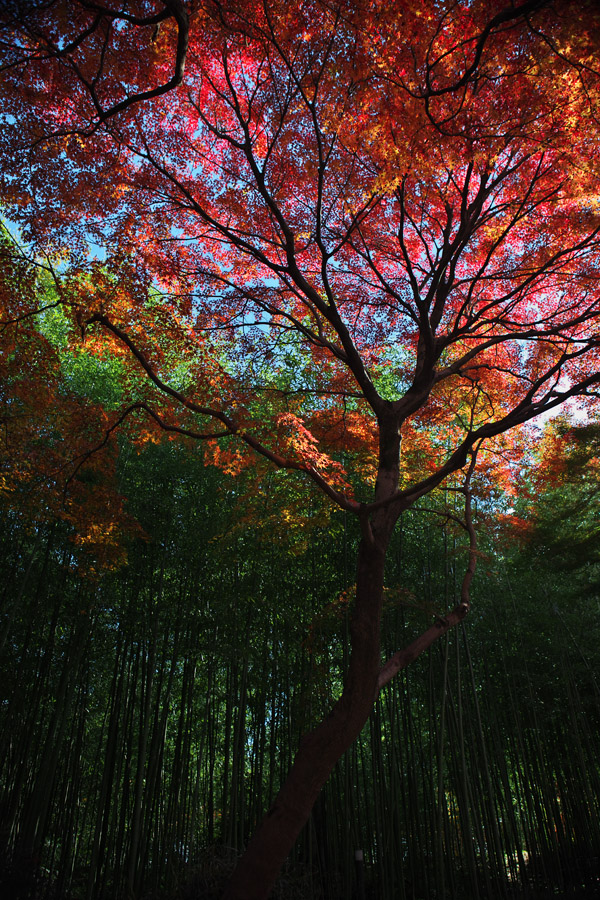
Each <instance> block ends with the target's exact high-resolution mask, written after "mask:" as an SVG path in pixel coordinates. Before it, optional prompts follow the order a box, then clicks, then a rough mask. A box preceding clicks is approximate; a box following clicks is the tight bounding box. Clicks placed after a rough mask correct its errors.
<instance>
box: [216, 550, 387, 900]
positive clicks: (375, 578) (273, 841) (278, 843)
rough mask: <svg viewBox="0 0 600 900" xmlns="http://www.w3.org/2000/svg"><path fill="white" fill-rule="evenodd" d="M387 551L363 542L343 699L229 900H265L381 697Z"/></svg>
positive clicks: (311, 737) (298, 761) (303, 752)
mask: <svg viewBox="0 0 600 900" xmlns="http://www.w3.org/2000/svg"><path fill="white" fill-rule="evenodd" d="M384 562H385V549H384V548H382V547H381V546H376V545H375V543H374V542H373V541H367V539H365V538H363V540H362V541H361V544H360V547H359V553H358V571H357V585H356V602H355V607H354V612H353V615H352V621H351V626H350V628H351V646H352V650H351V654H350V660H349V667H348V674H347V678H346V683H345V685H344V690H343V692H342V696H341V697H340V699H339V700H338V701H337V703H336V704H335V705H334V706H333V708H332V710H331V712H330V713H329V715H328V716H327V718H326V719H324V720H323V721H322V722H321V723H320V724H319V725H318V726H317V727H316V728H315V729H314V730H313V731H311V732H309V733H308V734H306V735H305V736H304V737H303V738H302V740H301V742H300V747H299V749H298V752H297V754H296V757H295V759H294V763H293V765H292V768H291V770H290V773H289V775H288V777H287V779H286V780H285V783H284V784H283V787H282V788H281V790H280V791H279V794H278V795H277V797H276V799H275V802H274V803H273V805H272V806H271V808H270V809H269V811H268V812H267V814H266V816H265V818H264V819H263V821H262V823H261V824H260V826H259V827H258V830H257V831H256V833H255V835H254V836H253V838H252V840H251V841H250V843H249V845H248V848H247V850H246V852H245V853H244V855H243V857H242V858H241V860H240V862H239V864H238V866H237V868H236V870H235V872H234V874H233V877H232V879H231V881H230V883H229V885H228V887H227V889H226V891H225V895H224V900H265V898H267V897H268V896H269V893H270V892H271V889H272V887H273V885H274V883H275V880H276V878H277V875H278V874H279V871H280V869H281V867H282V865H283V863H284V862H285V859H286V858H287V856H288V854H289V852H290V850H291V849H292V847H293V846H294V843H295V842H296V839H297V837H298V835H299V833H300V831H301V829H302V827H303V826H304V825H305V823H306V822H307V820H308V817H309V815H310V812H311V810H312V807H313V804H314V803H315V801H316V799H317V797H318V795H319V793H320V791H321V788H322V787H323V785H324V784H325V782H326V781H327V779H328V778H329V775H330V773H331V771H332V769H333V767H334V766H335V764H336V762H337V761H338V759H339V758H340V757H341V756H342V754H343V753H344V752H345V750H347V749H348V747H349V746H350V745H351V744H352V743H353V741H354V740H355V739H356V737H357V736H358V734H359V733H360V731H361V730H362V728H363V725H364V724H365V722H366V721H367V719H368V717H369V714H370V712H371V709H372V707H373V703H374V700H375V697H376V693H377V678H378V673H379V669H380V649H379V632H380V618H381V601H382V594H383V570H384Z"/></svg>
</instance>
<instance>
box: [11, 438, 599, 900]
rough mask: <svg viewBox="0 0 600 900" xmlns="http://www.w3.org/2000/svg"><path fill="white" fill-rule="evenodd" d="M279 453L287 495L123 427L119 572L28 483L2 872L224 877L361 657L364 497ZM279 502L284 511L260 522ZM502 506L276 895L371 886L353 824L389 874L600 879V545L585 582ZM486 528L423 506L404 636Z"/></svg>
mask: <svg viewBox="0 0 600 900" xmlns="http://www.w3.org/2000/svg"><path fill="white" fill-rule="evenodd" d="M149 474H151V476H152V477H151V478H149V477H148V476H149ZM269 477H270V478H271V479H275V480H277V479H278V480H279V482H280V483H279V484H278V485H277V498H278V499H277V502H276V504H275V506H276V507H277V508H275V507H274V506H273V503H272V501H270V500H268V499H267V496H273V494H272V492H271V493H270V495H266V494H263V495H262V499H260V496H259V500H258V501H257V499H256V497H253V496H252V494H251V495H250V496H244V485H243V484H241V483H240V479H239V478H237V479H233V478H231V477H228V476H226V475H224V474H223V473H221V472H219V471H217V470H216V469H215V468H214V467H207V466H206V465H205V464H204V461H203V459H202V457H201V454H199V453H198V451H197V449H196V448H194V447H182V446H178V445H176V444H173V443H170V442H168V441H162V442H161V443H158V444H156V445H154V446H151V447H150V448H147V449H145V450H144V451H143V452H140V451H139V449H136V448H135V447H132V446H128V445H127V443H126V442H125V441H123V443H122V447H121V451H120V460H119V479H120V488H121V490H122V491H123V493H124V494H125V496H126V497H127V499H128V507H129V509H130V511H131V513H132V515H135V517H136V518H137V520H138V522H139V524H140V525H141V527H142V528H143V535H139V534H134V535H133V536H132V537H131V538H130V539H129V542H128V547H127V553H128V561H127V563H126V565H125V567H119V568H118V569H117V570H116V571H112V572H111V571H108V572H106V573H104V574H103V575H102V576H101V577H100V578H98V577H97V576H93V575H92V576H90V574H89V572H86V569H85V563H82V561H81V560H79V561H77V559H76V555H77V554H76V551H75V547H74V544H73V529H72V527H69V526H68V524H65V522H64V521H63V522H61V521H56V520H55V521H45V522H43V521H38V522H36V521H35V520H32V521H24V520H23V517H22V516H20V515H17V514H15V512H14V511H11V510H10V507H8V508H7V507H6V506H5V508H4V515H3V517H2V533H1V540H2V553H3V556H4V559H5V567H4V579H3V585H2V609H3V641H2V655H1V657H0V671H1V682H2V685H3V700H2V707H1V709H2V713H1V720H0V735H1V743H2V746H1V750H0V759H1V760H2V763H1V768H0V779H1V780H0V788H1V791H2V794H1V797H2V800H1V806H0V809H1V812H2V823H1V829H2V830H1V834H2V844H3V847H2V853H3V870H2V883H3V891H4V896H11V897H13V896H14V897H15V898H16V897H33V896H35V897H72V898H74V900H108V898H115V897H126V896H127V897H155V898H167V897H180V898H188V897H189V898H192V897H206V898H210V897H215V898H216V897H218V896H219V891H220V890H222V888H223V884H224V882H225V880H226V877H227V876H228V875H229V873H230V872H231V869H232V867H233V864H234V861H235V860H236V858H237V856H238V855H239V853H240V851H241V850H242V848H243V847H244V846H245V843H246V841H247V839H248V834H249V833H251V831H252V828H253V827H254V825H255V823H256V821H257V819H259V817H260V816H261V813H262V809H263V808H264V805H265V803H268V802H269V800H270V798H271V797H272V796H273V795H274V793H275V792H276V791H277V789H278V787H279V783H280V780H281V779H282V777H283V776H284V775H285V772H286V771H287V767H288V766H289V761H290V756H291V754H292V753H293V749H294V746H295V744H296V742H297V740H298V732H299V731H301V730H302V729H303V728H305V727H306V726H307V725H308V724H310V723H311V721H312V720H313V719H314V718H315V717H318V716H319V715H320V714H321V713H322V711H323V709H325V708H326V706H327V704H328V702H330V700H331V698H332V697H334V696H335V695H336V692H338V691H339V689H340V685H339V684H337V683H336V682H335V679H334V676H333V675H332V672H335V671H336V670H337V668H338V667H339V669H340V670H342V671H343V667H344V659H343V656H344V653H345V650H344V646H345V641H344V630H345V629H347V627H348V621H347V620H348V609H347V604H346V602H345V599H347V598H348V597H349V596H350V594H351V590H352V580H353V573H352V571H351V569H350V568H349V564H348V559H349V557H351V546H352V544H353V543H354V542H355V540H356V538H357V535H356V533H355V530H354V528H353V523H352V522H351V520H349V519H348V517H347V516H345V515H344V514H335V515H331V514H326V513H324V510H323V508H322V507H321V508H319V507H318V506H317V505H316V504H314V503H313V504H312V505H311V504H307V505H305V506H301V508H298V495H297V492H296V490H295V489H294V485H293V484H288V483H286V479H285V478H284V477H283V476H277V475H274V474H273V473H271V474H270V476H269ZM288 481H289V479H288ZM271 487H273V485H271ZM563 499H564V498H563ZM256 502H261V503H263V504H264V507H265V508H264V509H263V522H264V525H263V526H262V528H261V527H256V528H250V527H240V525H239V522H240V518H242V519H243V515H241V514H242V513H243V512H244V506H246V512H248V513H250V514H251V515H252V516H253V515H254V510H251V509H250V507H251V506H252V505H254V504H256ZM552 502H553V504H555V503H556V497H554V499H553V501H552ZM564 502H565V503H567V500H564ZM292 506H293V507H295V515H296V517H297V521H296V526H295V527H292V528H290V529H289V531H288V532H287V533H283V534H282V536H281V541H280V542H278V544H277V545H274V544H273V543H272V542H271V541H270V529H271V528H272V527H273V522H275V521H277V520H280V519H281V517H282V516H283V515H284V514H285V511H286V509H287V510H288V511H289V509H290V508H291V507H292ZM567 506H568V503H567ZM440 508H442V507H440ZM590 515H593V510H590ZM299 523H300V524H301V527H299ZM498 529H499V526H498V523H497V522H494V520H493V518H492V519H489V520H488V546H487V547H486V548H485V551H483V553H484V556H485V563H484V566H485V568H486V572H485V576H482V577H481V578H480V580H479V583H478V589H477V610H478V611H477V614H476V615H475V616H473V617H472V619H471V621H470V623H469V628H468V629H467V628H463V630H462V631H456V632H453V633H449V635H448V637H447V638H446V639H445V641H444V642H443V643H442V644H441V645H439V646H436V647H435V648H432V649H431V650H430V651H429V653H428V655H427V656H426V657H424V658H422V659H421V660H420V661H419V663H418V664H416V666H415V667H413V668H410V669H407V670H405V672H404V673H403V674H402V677H401V679H399V680H396V681H393V682H391V683H390V684H389V685H388V686H387V687H386V688H385V689H384V691H383V692H382V693H381V695H380V698H379V700H378V701H377V703H376V705H375V708H374V710H373V714H372V716H371V717H370V720H369V722H368V725H367V727H366V729H365V730H364V732H363V734H362V735H361V738H360V739H359V741H358V742H357V743H356V744H355V745H354V746H353V747H352V748H351V749H350V750H349V751H348V752H347V753H346V755H345V756H344V757H343V759H342V760H341V761H340V763H339V764H338V766H337V767H336V769H335V770H334V773H333V775H332V778H331V780H330V781H329V783H328V785H327V787H326V789H325V791H324V793H323V795H322V797H321V798H320V800H319V802H318V804H317V806H316V807H315V810H314V812H313V815H312V817H311V819H310V822H309V823H308V825H307V827H306V828H305V830H304V832H303V834H302V837H301V840H300V841H299V843H298V845H297V847H296V848H295V851H294V854H293V856H292V857H291V858H290V860H289V861H288V863H287V865H286V868H285V870H284V872H283V873H282V875H281V876H280V879H279V881H278V884H277V887H276V892H275V894H274V896H275V897H279V898H282V900H283V898H298V900H305V898H306V900H309V898H319V897H322V898H330V900H338V898H340V900H341V898H345V897H350V896H351V895H352V892H353V891H354V890H355V889H356V877H357V873H356V871H355V862H354V855H355V850H356V849H362V850H363V852H364V859H365V863H364V873H363V877H364V880H365V888H366V891H367V894H366V895H365V896H372V897H377V898H379V900H392V898H394V900H395V898H406V900H409V898H410V900H419V898H422V897H430V898H431V897H439V898H442V897H445V898H457V900H459V898H464V897H466V896H468V897H472V898H482V900H483V898H496V897H498V898H505V897H513V896H523V897H543V896H550V895H554V892H555V891H556V890H560V891H564V894H563V895H564V896H570V894H568V891H569V890H571V889H573V888H574V887H577V888H578V889H580V890H581V891H582V893H580V894H577V893H575V894H573V896H581V897H587V896H591V895H592V893H591V892H592V891H593V890H595V889H597V886H598V878H599V877H600V867H599V865H598V849H599V848H600V834H599V824H598V823H599V819H598V804H599V799H600V766H599V765H598V757H597V752H596V748H597V734H598V727H599V724H600V723H599V717H600V692H599V689H598V682H597V680H596V677H595V674H594V670H597V664H598V650H597V645H596V642H595V641H594V640H593V629H594V627H596V628H597V623H598V615H599V609H598V593H597V590H598V588H597V568H596V567H594V565H593V563H590V562H589V561H588V562H581V561H580V573H579V574H578V575H577V586H576V588H575V589H573V575H572V574H571V575H570V576H569V575H561V574H560V573H557V572H556V571H555V570H554V569H553V568H552V566H551V563H550V562H549V559H550V558H551V551H548V550H547V549H546V550H544V547H543V545H539V544H538V546H537V547H533V549H531V550H529V551H526V550H524V549H521V550H520V551H519V550H518V548H516V547H515V545H514V540H513V543H512V546H511V541H510V540H508V541H507V539H506V535H505V536H504V537H502V533H501V530H500V531H499V530H498ZM332 535H333V536H334V538H335V540H334V541H332V542H331V543H330V546H332V547H333V548H334V549H332V551H331V552H330V553H328V554H327V555H323V554H322V553H318V552H317V551H316V547H317V546H319V545H321V544H322V542H323V540H324V538H325V536H329V537H331V536H332ZM462 540H463V538H462V537H461V536H460V535H457V532H456V529H455V528H453V527H452V524H451V523H448V521H447V520H444V519H443V518H441V517H440V516H434V515H432V514H431V513H430V514H427V513H425V512H418V511H413V512H412V513H411V515H410V516H407V517H406V519H405V521H404V524H403V527H402V530H401V532H400V533H399V534H398V536H397V540H396V541H395V543H394V546H393V548H392V554H391V558H390V564H389V567H388V573H387V584H388V593H387V599H386V609H385V613H384V631H383V633H384V635H385V639H384V640H385V642H386V643H387V644H388V646H389V649H390V650H391V649H392V648H393V647H394V646H395V644H396V642H397V641H398V640H399V639H404V640H406V638H407V636H408V635H410V633H413V632H416V631H418V630H420V629H421V628H422V627H423V623H424V622H426V621H427V620H428V619H430V617H431V615H432V610H434V609H435V608H436V607H437V606H440V605H444V604H446V605H448V602H451V600H452V597H451V596H450V595H452V593H453V592H455V591H456V590H457V586H458V582H459V581H460V578H459V577H457V576H460V571H459V572H458V573H457V568H458V565H457V564H458V563H459V562H460V559H459V557H458V555H457V544H458V545H460V543H461V541H462ZM545 540H546V544H548V540H547V532H546V538H545ZM490 543H492V544H494V545H495V548H496V552H495V555H492V553H491V547H490V546H489V544H490ZM265 548H266V550H265ZM232 549H234V552H233V553H232ZM527 553H529V554H533V565H532V558H531V555H530V557H529V558H527ZM523 554H525V555H523ZM584 558H585V559H587V560H589V559H590V556H589V553H588V555H587V557H584ZM569 583H570V588H571V589H570V590H569V589H568V588H567V584H569ZM400 585H401V586H402V590H400V589H399V587H400ZM586 586H587V591H586V590H585V588H586ZM500 597H501V598H502V602H500ZM340 598H341V599H340ZM565 601H567V602H565ZM350 602H351V600H350ZM323 610H325V612H323ZM315 706H316V707H317V708H315ZM32 860H33V861H35V864H34V865H33V866H32ZM517 888H519V891H520V892H519V893H518V894H517V893H516V891H517ZM586 890H587V891H588V893H586V892H585V891H586Z"/></svg>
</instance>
